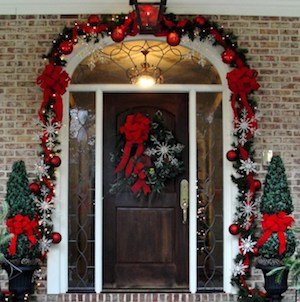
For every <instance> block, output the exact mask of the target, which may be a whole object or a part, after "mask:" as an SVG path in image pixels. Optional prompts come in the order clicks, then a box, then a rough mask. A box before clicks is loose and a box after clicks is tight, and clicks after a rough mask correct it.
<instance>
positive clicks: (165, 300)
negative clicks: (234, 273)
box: [37, 293, 237, 302]
mask: <svg viewBox="0 0 300 302" xmlns="http://www.w3.org/2000/svg"><path fill="white" fill-rule="evenodd" d="M44 299H45V300H43V299H41V297H37V301H39V302H235V301H237V296H236V295H233V294H226V293H196V294H190V293H101V294H91V293H88V294H84V293H76V294H75V293H72V294H71V293H70V294H59V295H45V296H44Z"/></svg>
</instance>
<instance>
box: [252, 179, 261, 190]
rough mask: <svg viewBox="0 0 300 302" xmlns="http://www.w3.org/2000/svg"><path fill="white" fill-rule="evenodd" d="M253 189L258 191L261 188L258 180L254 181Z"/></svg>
mask: <svg viewBox="0 0 300 302" xmlns="http://www.w3.org/2000/svg"><path fill="white" fill-rule="evenodd" d="M254 188H255V190H260V188H261V181H260V180H258V179H256V180H254Z"/></svg>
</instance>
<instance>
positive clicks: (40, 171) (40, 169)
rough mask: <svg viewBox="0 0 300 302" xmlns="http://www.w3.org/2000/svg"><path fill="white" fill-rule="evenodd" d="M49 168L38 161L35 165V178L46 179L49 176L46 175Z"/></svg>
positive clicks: (41, 161)
mask: <svg viewBox="0 0 300 302" xmlns="http://www.w3.org/2000/svg"><path fill="white" fill-rule="evenodd" d="M49 168H50V166H47V165H46V164H45V163H44V161H43V160H42V159H40V160H39V161H38V162H37V163H36V164H35V170H34V172H35V174H36V175H37V177H38V178H39V179H43V177H48V176H49V173H48V170H49Z"/></svg>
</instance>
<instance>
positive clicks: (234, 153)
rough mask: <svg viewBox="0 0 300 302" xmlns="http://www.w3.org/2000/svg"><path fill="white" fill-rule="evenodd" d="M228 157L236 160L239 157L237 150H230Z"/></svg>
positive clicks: (230, 159)
mask: <svg viewBox="0 0 300 302" xmlns="http://www.w3.org/2000/svg"><path fill="white" fill-rule="evenodd" d="M226 158H227V159H228V160H229V161H235V160H236V159H237V153H236V151H235V150H229V151H228V152H227V154H226Z"/></svg>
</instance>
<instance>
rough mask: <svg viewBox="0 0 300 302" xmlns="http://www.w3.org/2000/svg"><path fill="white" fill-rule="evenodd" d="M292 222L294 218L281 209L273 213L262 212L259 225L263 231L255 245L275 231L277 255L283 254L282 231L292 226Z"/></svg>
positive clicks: (260, 243)
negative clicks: (277, 247) (277, 242)
mask: <svg viewBox="0 0 300 302" xmlns="http://www.w3.org/2000/svg"><path fill="white" fill-rule="evenodd" d="M293 222H294V219H293V218H292V217H291V216H288V215H287V214H286V212H283V211H280V212H279V213H277V214H273V215H269V214H264V215H263V217H262V223H261V225H262V228H263V230H264V232H265V233H264V234H263V235H262V236H261V237H260V239H259V240H258V241H257V246H258V247H259V246H262V245H263V244H264V243H265V242H266V241H267V240H268V238H269V237H270V236H271V235H272V234H273V233H277V236H278V240H279V255H281V254H283V253H284V251H285V248H286V238H285V233H284V232H285V231H286V230H287V229H288V228H289V227H291V226H292V224H293Z"/></svg>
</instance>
